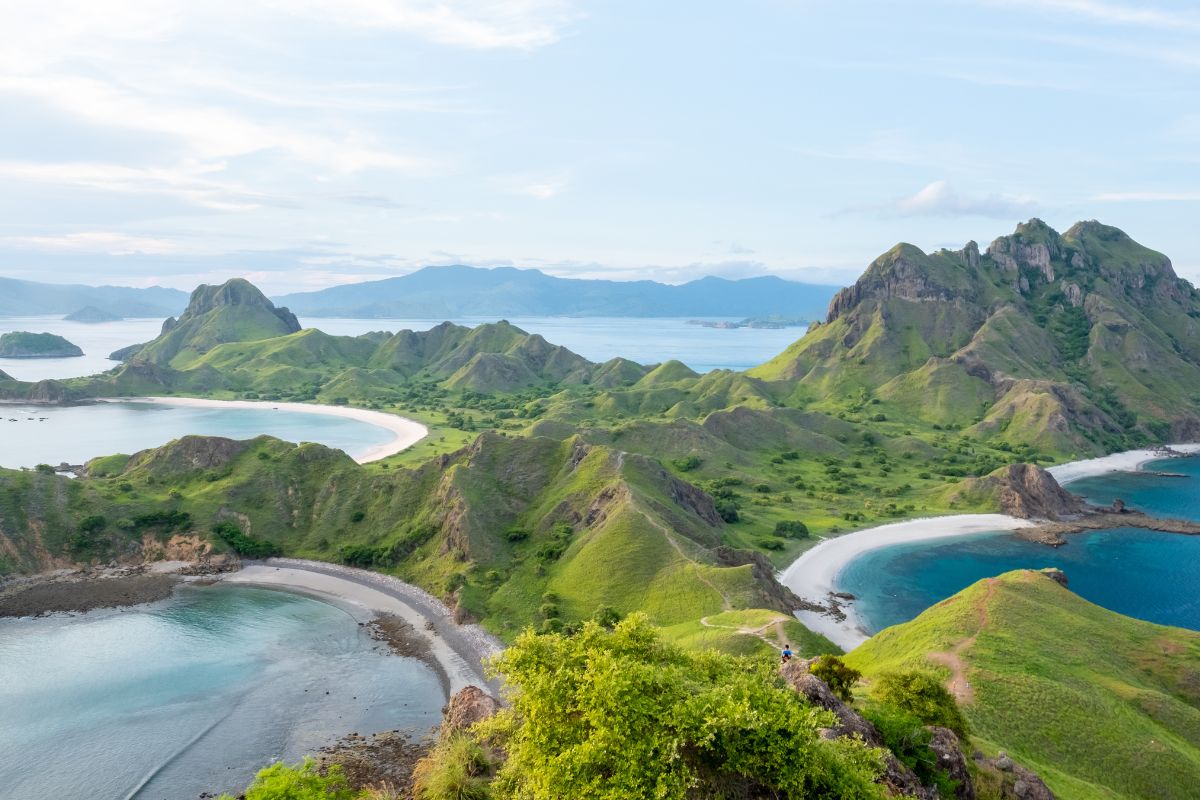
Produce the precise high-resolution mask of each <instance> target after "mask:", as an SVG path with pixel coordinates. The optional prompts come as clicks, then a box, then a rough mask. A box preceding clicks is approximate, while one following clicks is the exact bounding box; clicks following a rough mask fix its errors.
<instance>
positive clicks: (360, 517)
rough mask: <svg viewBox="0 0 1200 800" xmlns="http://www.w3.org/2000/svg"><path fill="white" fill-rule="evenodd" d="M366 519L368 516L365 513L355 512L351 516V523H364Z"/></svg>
mask: <svg viewBox="0 0 1200 800" xmlns="http://www.w3.org/2000/svg"><path fill="white" fill-rule="evenodd" d="M366 518H367V514H366V512H365V511H355V512H354V513H353V514H351V515H350V521H351V522H362V521H363V520H364V519H366Z"/></svg>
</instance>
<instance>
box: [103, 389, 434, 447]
mask: <svg viewBox="0 0 1200 800" xmlns="http://www.w3.org/2000/svg"><path fill="white" fill-rule="evenodd" d="M101 402H135V403H156V404H158V405H164V406H180V407H186V408H254V409H260V410H261V409H271V410H279V411H292V412H297V413H301V414H321V415H324V416H327V417H341V418H342V419H352V420H357V421H358V422H365V423H367V424H368V425H374V426H375V427H377V428H383V429H384V430H387V431H390V432H391V433H392V434H393V436H394V438H393V439H392V441H390V442H387V443H386V444H381V445H377V446H375V447H372V448H371V449H370V450H367V451H366V452H365V453H363V454H361V455H360V456H358V457H357V458H355V459H354V460H355V461H357V462H358V463H359V464H367V463H370V462H372V461H378V460H379V459H381V458H387V457H388V456H391V455H395V454H396V453H399V452H400V451H402V450H407V449H408V448H410V447H412V446H413V445H414V444H416V443H417V442H419V441H421V440H422V439H424V438H425V437H426V436H428V435H429V429H428V428H426V427H425V426H424V425H422V424H421V423H419V422H416V421H414V420H411V419H408V418H406V417H401V416H398V415H396V414H387V413H384V412H382V411H371V410H369V409H366V408H352V407H349V406H325V405H317V404H315V403H272V402H270V401H264V400H209V399H206V398H199V397H122V398H117V399H114V400H109V401H101Z"/></svg>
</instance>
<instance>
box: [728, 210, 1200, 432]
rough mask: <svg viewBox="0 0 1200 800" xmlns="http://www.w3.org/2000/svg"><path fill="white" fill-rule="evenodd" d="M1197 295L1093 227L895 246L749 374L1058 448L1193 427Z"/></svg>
mask: <svg viewBox="0 0 1200 800" xmlns="http://www.w3.org/2000/svg"><path fill="white" fill-rule="evenodd" d="M1198 317H1200V293H1198V292H1197V291H1196V289H1194V288H1193V287H1192V285H1191V284H1189V283H1188V282H1187V281H1184V280H1182V279H1180V278H1179V277H1177V276H1176V275H1175V272H1174V270H1173V269H1172V267H1171V262H1170V260H1169V259H1168V258H1167V257H1166V256H1164V255H1163V254H1161V253H1158V252H1156V251H1154V250H1151V249H1149V248H1147V247H1143V246H1142V245H1140V244H1138V243H1137V242H1135V241H1134V240H1133V239H1131V238H1130V237H1129V236H1128V235H1126V234H1125V233H1124V232H1122V231H1120V230H1118V229H1117V228H1113V227H1110V226H1107V225H1103V224H1101V223H1099V222H1095V221H1089V222H1080V223H1077V224H1075V225H1073V226H1072V227H1071V228H1070V229H1069V230H1068V231H1067V232H1066V233H1063V234H1059V233H1058V232H1057V231H1055V230H1054V229H1052V228H1051V227H1050V226H1049V225H1047V224H1046V223H1044V222H1042V221H1041V220H1039V219H1032V220H1030V221H1029V222H1026V223H1023V224H1021V225H1019V226H1017V229H1016V230H1015V231H1014V232H1013V233H1012V234H1010V235H1008V236H1001V237H999V238H997V239H996V240H995V241H993V242H992V243H991V245H989V246H988V248H987V250H986V251H985V252H983V253H981V252H980V251H979V247H978V245H976V244H975V243H974V242H968V243H967V245H966V246H964V247H963V248H962V249H961V250H955V251H951V250H939V251H937V252H934V253H929V254H927V253H925V252H923V251H921V250H920V249H919V248H917V247H914V246H913V245H910V244H898V245H896V246H895V247H893V248H892V249H891V250H889V251H888V252H886V253H884V254H883V255H881V256H880V257H879V258H877V259H876V260H875V261H874V262H873V263H872V264H871V265H870V267H868V268H867V270H866V272H865V273H863V275H862V277H861V278H859V280H858V281H857V282H856V283H855V284H854V285H853V286H850V287H848V288H846V289H843V290H842V291H840V292H838V294H837V295H836V296H835V297H834V298H833V301H832V303H830V306H829V313H828V315H827V317H826V321H825V323H824V324H822V325H820V326H817V327H816V328H815V329H813V330H812V331H810V333H809V334H808V335H807V336H805V337H804V338H803V339H801V340H799V341H798V342H796V343H795V344H793V345H792V346H791V347H789V348H788V349H787V350H786V351H785V352H784V353H783V354H781V355H780V356H778V357H776V358H775V359H773V360H772V361H770V362H769V363H767V364H765V365H763V366H762V367H759V368H757V369H756V370H753V371H752V373H751V374H753V375H756V376H757V377H761V378H766V379H768V380H787V381H795V382H797V383H798V387H797V390H796V397H797V398H798V399H808V400H810V401H812V400H815V401H817V402H821V403H827V404H833V405H836V404H839V403H842V402H845V401H847V400H851V401H857V400H859V399H860V398H862V397H864V396H866V397H867V398H868V399H873V400H875V401H879V402H881V403H887V404H892V405H895V406H899V407H900V408H901V409H902V410H903V411H904V412H905V413H906V414H911V415H914V416H917V417H919V418H921V419H924V420H926V421H929V422H933V423H938V424H943V425H944V424H950V425H952V426H955V427H964V428H968V429H969V430H970V432H972V433H975V434H978V435H981V436H987V437H999V438H1003V439H1005V440H1007V441H1010V442H1014V443H1018V442H1020V443H1027V444H1030V445H1034V446H1037V447H1039V448H1042V449H1045V450H1048V451H1051V452H1056V453H1061V454H1064V455H1073V454H1087V453H1095V452H1099V451H1102V450H1106V451H1107V450H1115V449H1121V448H1122V447H1125V446H1132V445H1136V444H1140V443H1142V442H1144V441H1149V440H1156V441H1163V440H1165V439H1167V438H1171V437H1186V436H1191V435H1194V434H1195V433H1196V432H1200V395H1198V393H1197V391H1196V390H1197V388H1200V321H1198V319H1197V318H1198Z"/></svg>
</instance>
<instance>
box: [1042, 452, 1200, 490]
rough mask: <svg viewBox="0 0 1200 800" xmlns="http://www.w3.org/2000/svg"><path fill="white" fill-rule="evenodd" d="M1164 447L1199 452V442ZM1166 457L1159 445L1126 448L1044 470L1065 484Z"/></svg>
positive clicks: (1139, 465)
mask: <svg viewBox="0 0 1200 800" xmlns="http://www.w3.org/2000/svg"><path fill="white" fill-rule="evenodd" d="M1166 449H1167V450H1173V451H1175V452H1176V453H1186V454H1188V455H1193V454H1195V453H1200V444H1169V445H1166ZM1166 457H1168V456H1167V455H1166V454H1165V453H1164V450H1163V448H1161V447H1159V448H1147V449H1144V450H1126V451H1125V452H1123V453H1113V454H1112V455H1107V456H1101V457H1100V458H1089V459H1085V460H1084V461H1069V462H1067V463H1066V464H1059V465H1058V466H1057V467H1049V468H1048V469H1047V470H1046V472H1049V473H1050V474H1051V475H1053V476H1054V479H1055V480H1056V481H1058V482H1059V484H1061V485H1064V486H1065V485H1066V484H1068V483H1070V482H1071V481H1077V480H1079V479H1080V478H1091V477H1094V476H1096V475H1105V474H1107V473H1109V472H1136V471H1137V470H1139V469H1141V468H1142V465H1144V464H1146V463H1147V462H1149V461H1157V460H1158V459H1160V458H1166Z"/></svg>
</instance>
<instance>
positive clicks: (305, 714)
mask: <svg viewBox="0 0 1200 800" xmlns="http://www.w3.org/2000/svg"><path fill="white" fill-rule="evenodd" d="M444 700H445V698H444V695H443V692H442V688H441V683H440V682H439V679H438V677H437V675H436V674H435V673H434V672H433V671H432V670H431V669H429V668H428V667H427V666H425V665H424V664H423V663H421V662H419V661H416V660H413V659H409V658H401V657H398V656H395V655H391V654H390V653H388V652H387V651H386V646H385V645H382V644H380V643H379V642H376V641H374V640H372V639H371V638H370V636H369V635H368V634H367V633H366V632H365V631H364V630H363V629H362V628H360V627H359V625H358V622H357V621H356V620H355V618H354V617H353V616H351V615H350V614H349V613H347V611H345V610H342V609H341V608H338V607H335V606H333V605H330V604H327V603H324V602H320V601H317V600H313V599H310V598H307V597H303V596H300V595H296V594H290V593H286V592H280V591H273V590H268V589H258V588H251V587H233V586H219V585H218V586H215V587H209V588H201V587H194V586H185V587H182V588H181V589H179V590H178V591H177V593H176V595H175V596H174V597H173V598H172V599H170V600H166V601H163V602H161V603H154V604H151V605H145V606H139V607H135V608H130V609H118V610H104V611H94V612H90V613H88V614H83V615H76V616H65V615H57V616H53V617H43V618H40V619H17V620H11V619H10V620H0V709H3V715H2V724H0V796H3V797H12V798H55V800H76V798H78V800H84V799H85V798H86V800H92V799H93V798H101V797H103V798H133V797H136V798H154V800H158V799H159V798H171V800H176V799H177V798H185V797H198V796H199V795H200V793H201V792H204V791H209V792H214V791H215V792H220V791H224V790H234V789H239V788H240V787H244V786H245V785H246V784H247V783H248V782H249V780H250V778H251V777H253V774H254V772H255V771H256V770H257V769H258V768H260V767H261V766H264V765H266V764H267V763H269V762H271V761H272V760H276V759H281V758H282V759H287V760H292V761H294V760H298V759H299V758H300V757H301V756H303V755H304V754H305V753H309V752H313V751H314V750H316V749H317V748H319V747H320V746H322V745H325V744H328V743H330V742H331V741H332V740H333V739H336V738H338V737H340V736H343V735H345V734H348V733H350V732H359V733H364V734H365V733H368V732H374V731H380V730H392V729H411V730H413V731H414V732H415V733H417V734H418V735H420V734H423V733H424V732H426V731H427V730H428V729H429V728H430V727H432V726H434V725H436V724H437V723H438V722H439V719H440V709H441V706H442V704H443V702H444Z"/></svg>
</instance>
